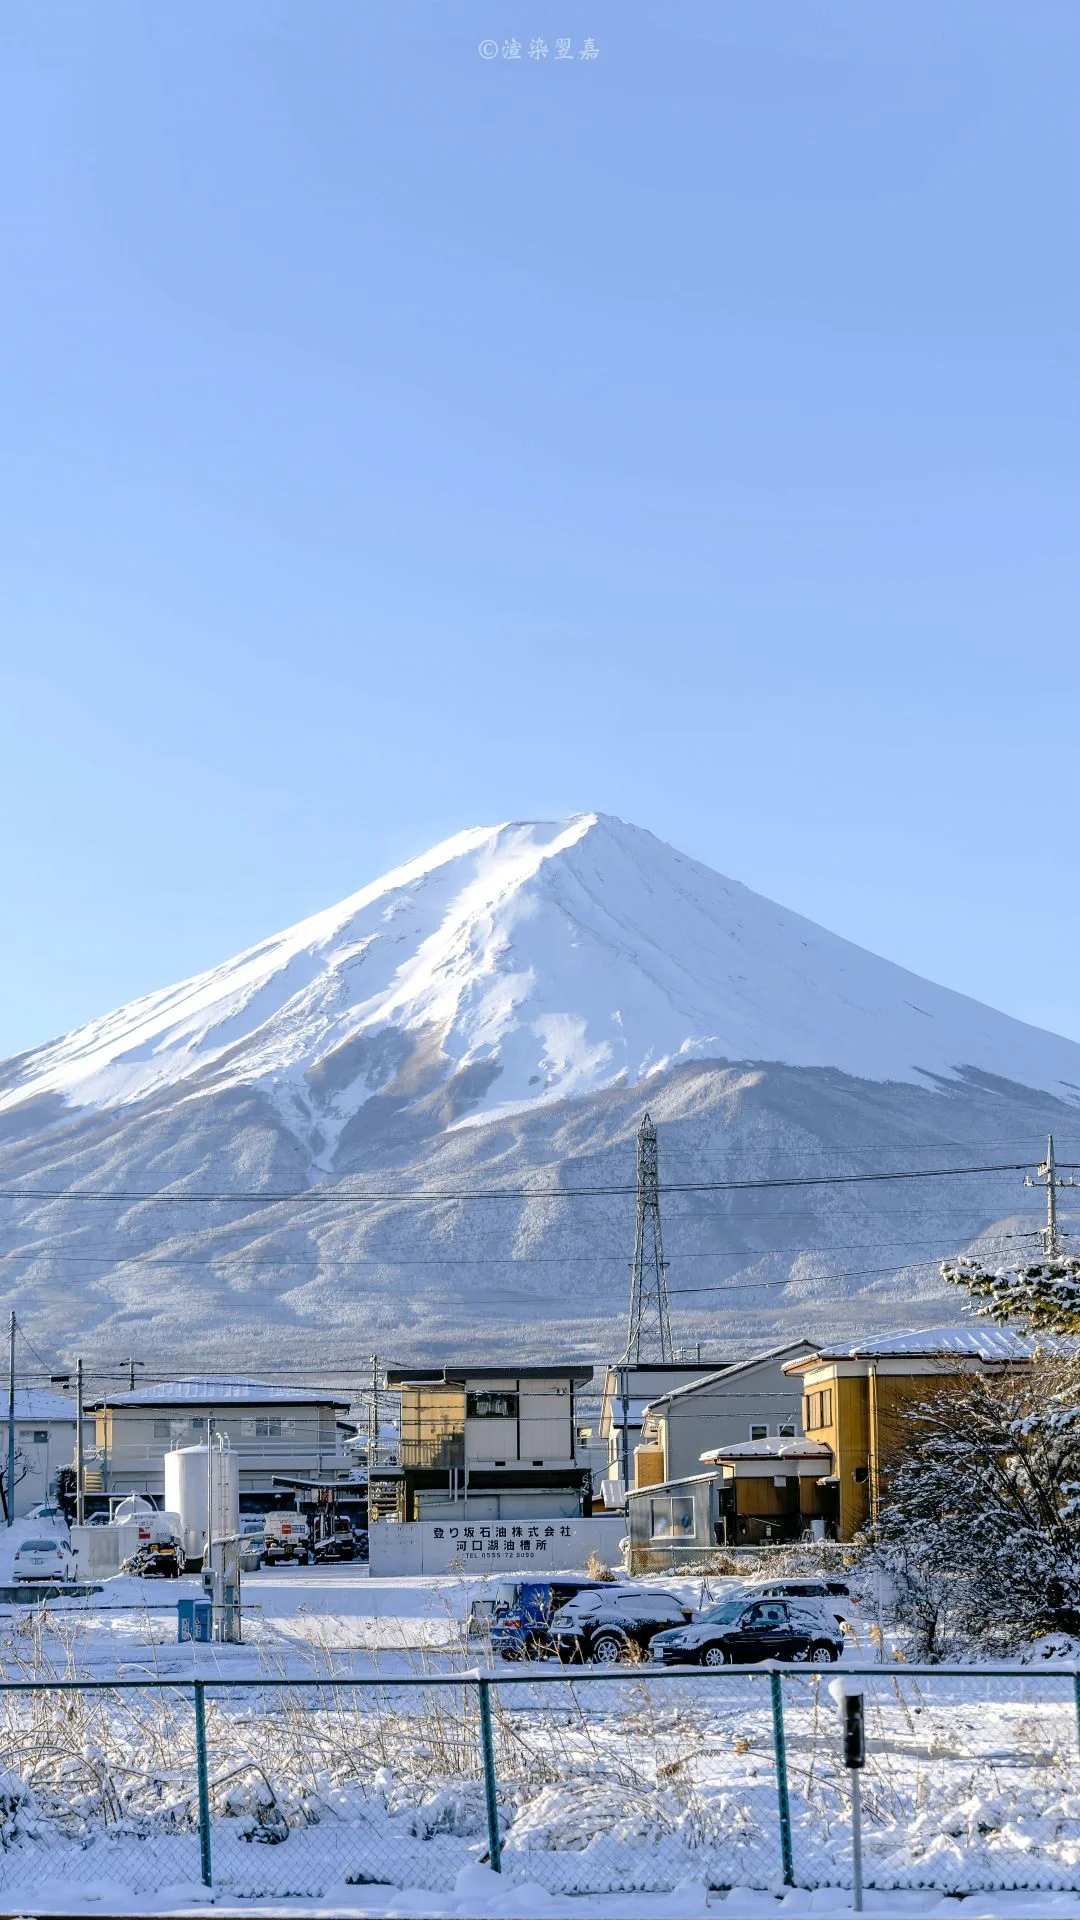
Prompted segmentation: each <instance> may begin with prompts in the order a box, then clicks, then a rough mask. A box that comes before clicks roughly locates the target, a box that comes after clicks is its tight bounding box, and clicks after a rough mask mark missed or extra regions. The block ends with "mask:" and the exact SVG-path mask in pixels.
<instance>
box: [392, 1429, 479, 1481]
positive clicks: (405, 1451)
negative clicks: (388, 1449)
mask: <svg viewBox="0 0 1080 1920" xmlns="http://www.w3.org/2000/svg"><path fill="white" fill-rule="evenodd" d="M398 1453H399V1455H400V1459H401V1464H402V1466H403V1467H435V1468H440V1467H441V1468H442V1469H443V1470H444V1471H446V1472H447V1473H448V1472H449V1471H450V1470H451V1468H452V1467H459V1468H460V1467H464V1465H465V1435H464V1434H463V1433H442V1434H440V1435H439V1437H438V1438H437V1439H436V1440H402V1441H401V1442H400V1443H399V1446H398Z"/></svg>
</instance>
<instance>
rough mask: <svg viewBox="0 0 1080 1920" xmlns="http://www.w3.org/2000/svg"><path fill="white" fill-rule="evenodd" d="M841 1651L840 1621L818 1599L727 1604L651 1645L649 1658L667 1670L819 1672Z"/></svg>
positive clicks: (657, 1638) (742, 1601)
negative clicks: (796, 1667)
mask: <svg viewBox="0 0 1080 1920" xmlns="http://www.w3.org/2000/svg"><path fill="white" fill-rule="evenodd" d="M843 1651H844V1637H843V1633H842V1631H841V1628H840V1625H839V1622H838V1621H837V1619H836V1618H835V1616H834V1615H833V1614H831V1613H830V1612H829V1611H828V1608H827V1606H826V1604H825V1602H824V1601H823V1600H821V1599H820V1598H818V1597H816V1596H811V1597H808V1598H805V1599H791V1600H751V1601H747V1600H745V1599H743V1600H724V1601H721V1603H720V1605H719V1606H716V1607H709V1608H708V1610H707V1611H706V1612H705V1613H703V1614H699V1615H698V1616H697V1618H696V1619H694V1620H692V1621H690V1623H689V1624H688V1625H687V1626H684V1627H675V1628H674V1629H672V1630H671V1631H669V1632H667V1633H658V1634H656V1635H654V1637H653V1639H652V1640H651V1641H650V1643H649V1657H650V1659H652V1660H658V1661H661V1662H662V1663H663V1664H664V1666H668V1667H673V1666H677V1667H687V1666H698V1667H731V1666H745V1665H747V1664H749V1663H751V1662H753V1661H755V1660H808V1661H809V1662H810V1665H811V1666H815V1667H819V1666H829V1665H831V1664H832V1663H833V1662H834V1661H836V1660H839V1658H840V1656H841V1654H842V1653H843Z"/></svg>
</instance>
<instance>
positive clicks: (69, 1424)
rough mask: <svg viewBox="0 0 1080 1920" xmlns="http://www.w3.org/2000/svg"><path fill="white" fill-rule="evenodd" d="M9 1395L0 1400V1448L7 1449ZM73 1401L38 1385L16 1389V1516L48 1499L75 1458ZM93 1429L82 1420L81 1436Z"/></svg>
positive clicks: (66, 1396) (87, 1434) (66, 1395)
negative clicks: (61, 1474)
mask: <svg viewBox="0 0 1080 1920" xmlns="http://www.w3.org/2000/svg"><path fill="white" fill-rule="evenodd" d="M8 1406H9V1402H8V1396H7V1394H6V1393H5V1394H4V1396H3V1398H2V1399H0V1449H2V1450H3V1452H4V1455H5V1458H6V1452H7V1423H8ZM75 1426H76V1419H75V1400H74V1396H73V1395H69V1394H66V1393H49V1392H46V1391H44V1390H42V1389H40V1388H37V1387H16V1389H15V1515H16V1518H18V1516H19V1515H20V1514H24V1513H29V1511H30V1508H31V1507H35V1506H37V1505H38V1503H39V1501H42V1500H47V1499H48V1498H49V1494H50V1492H51V1490H52V1487H53V1485H54V1483H55V1480H56V1476H57V1473H58V1472H59V1470H60V1468H61V1467H69V1466H71V1464H72V1462H73V1461H74V1458H75ZM91 1432H92V1426H91V1423H90V1422H89V1421H84V1423H83V1436H84V1439H88V1438H89V1436H90V1434H91Z"/></svg>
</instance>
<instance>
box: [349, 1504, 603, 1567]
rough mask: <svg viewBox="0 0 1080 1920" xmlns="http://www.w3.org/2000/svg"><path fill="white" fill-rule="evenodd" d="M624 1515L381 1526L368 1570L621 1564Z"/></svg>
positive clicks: (373, 1533)
mask: <svg viewBox="0 0 1080 1920" xmlns="http://www.w3.org/2000/svg"><path fill="white" fill-rule="evenodd" d="M625 1533H626V1521H625V1519H624V1518H623V1517H622V1515H621V1514H618V1515H615V1516H613V1517H611V1518H601V1519H592V1520H582V1519H577V1520H521V1521H511V1520H498V1521H496V1520H492V1521H486V1520H467V1521H466V1520H461V1521H457V1520H455V1521H449V1520H448V1521H430V1520H413V1521H408V1522H406V1523H405V1524H404V1525H398V1524H394V1523H392V1522H390V1521H385V1520H382V1521H378V1522H377V1523H376V1524H375V1525H374V1526H373V1527H371V1528H370V1529H369V1532H368V1544H369V1551H370V1561H369V1567H368V1571H369V1573H370V1574H371V1575H372V1576H373V1577H377V1576H378V1575H380V1574H383V1575H389V1576H395V1575H396V1576H400V1575H402V1574H425V1573H428V1574H430V1573H451V1572H458V1571H462V1572H466V1573H504V1572H505V1573H522V1572H529V1573H549V1572H553V1573H566V1572H568V1571H570V1569H571V1568H573V1569H575V1570H581V1569H583V1568H584V1566H585V1563H586V1561H587V1560H588V1558H589V1555H590V1553H597V1554H599V1556H600V1558H601V1559H602V1560H603V1561H604V1563H605V1565H607V1566H610V1567H617V1566H618V1565H619V1564H620V1554H619V1542H620V1540H622V1539H623V1537H624V1536H625Z"/></svg>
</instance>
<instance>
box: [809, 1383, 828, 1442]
mask: <svg viewBox="0 0 1080 1920" xmlns="http://www.w3.org/2000/svg"><path fill="white" fill-rule="evenodd" d="M831 1426H832V1388H831V1387H821V1388H820V1389H819V1390H818V1392H816V1393H808V1394H807V1396H806V1430H807V1432H808V1433H809V1432H810V1431H811V1429H812V1428H814V1427H831Z"/></svg>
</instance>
